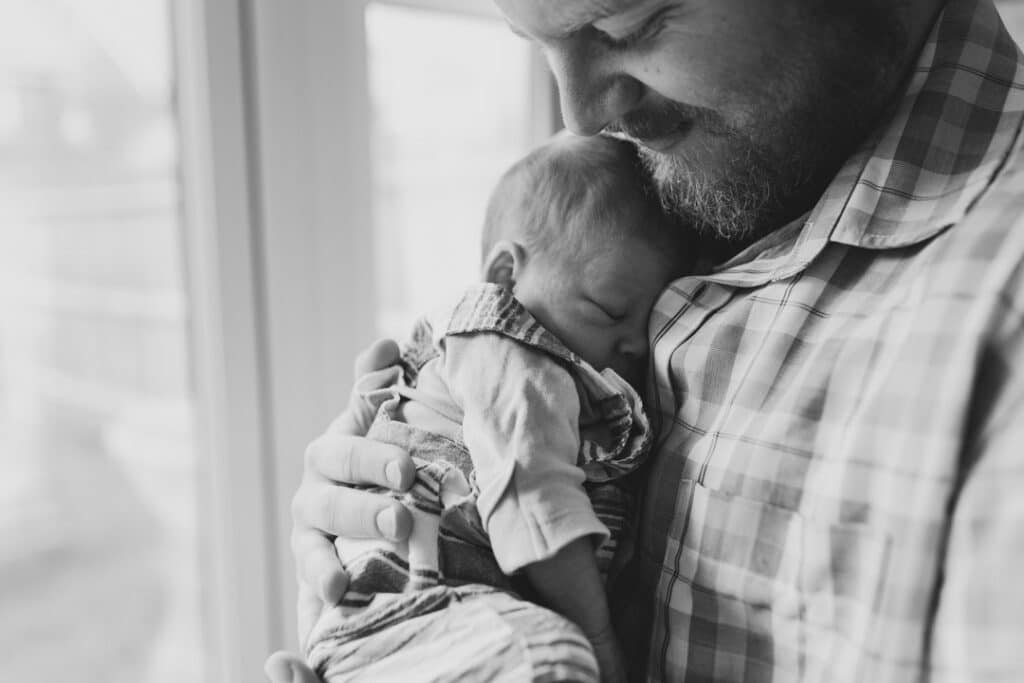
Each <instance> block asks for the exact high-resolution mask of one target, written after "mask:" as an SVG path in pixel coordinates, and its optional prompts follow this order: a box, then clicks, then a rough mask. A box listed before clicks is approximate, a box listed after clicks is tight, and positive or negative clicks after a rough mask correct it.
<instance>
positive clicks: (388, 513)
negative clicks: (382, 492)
mask: <svg viewBox="0 0 1024 683" xmlns="http://www.w3.org/2000/svg"><path fill="white" fill-rule="evenodd" d="M377 530H378V531H380V533H381V534H383V535H384V536H386V537H387V538H389V539H392V540H394V538H395V536H396V535H397V534H398V518H397V517H396V516H395V511H394V509H393V508H384V509H383V510H381V511H380V512H378V513H377Z"/></svg>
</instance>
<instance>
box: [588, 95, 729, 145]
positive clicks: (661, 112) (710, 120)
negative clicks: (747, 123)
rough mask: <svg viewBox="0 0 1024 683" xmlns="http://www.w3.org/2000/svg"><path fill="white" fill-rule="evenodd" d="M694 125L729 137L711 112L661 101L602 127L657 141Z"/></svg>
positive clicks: (685, 130)
mask: <svg viewBox="0 0 1024 683" xmlns="http://www.w3.org/2000/svg"><path fill="white" fill-rule="evenodd" d="M695 125H697V126H699V127H700V128H701V129H702V130H704V131H706V132H708V133H710V134H712V135H723V136H726V135H729V134H730V133H731V132H732V131H731V129H730V128H729V126H728V125H726V124H725V122H724V121H723V120H722V117H721V116H720V115H719V114H718V113H717V112H715V111H714V110H712V109H706V108H704V107H694V106H692V105H688V104H683V103H681V102H673V101H671V100H663V101H661V102H657V103H651V104H648V105H646V106H644V107H642V108H640V109H635V110H633V111H631V112H629V113H627V114H626V115H625V116H623V117H622V118H620V119H619V120H618V121H613V122H612V123H610V124H609V125H608V126H606V127H605V131H606V132H608V133H618V134H621V135H624V136H626V137H629V138H632V139H634V140H639V141H643V140H658V139H661V138H668V137H672V136H675V135H680V134H683V133H685V132H687V131H688V130H690V129H691V128H693V127H694V126H695Z"/></svg>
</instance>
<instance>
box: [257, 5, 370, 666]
mask: <svg viewBox="0 0 1024 683" xmlns="http://www.w3.org/2000/svg"><path fill="white" fill-rule="evenodd" d="M251 11H252V17H251V19H252V23H251V26H252V30H253V35H252V38H253V40H252V44H251V45H252V47H251V51H252V56H253V60H254V62H255V64H256V66H257V70H256V72H255V75H256V78H255V93H256V98H255V100H254V103H255V105H256V109H257V111H258V116H257V119H258V128H257V135H256V137H255V140H254V143H255V147H256V148H257V149H258V151H259V199H260V201H259V209H260V216H259V222H260V231H259V238H260V244H259V246H260V264H261V267H262V270H263V273H264V276H265V280H264V283H263V284H264V303H265V307H266V308H265V335H266V341H267V361H268V370H269V375H268V379H269V383H268V388H269V392H270V394H269V395H270V397H271V398H270V404H269V405H270V410H271V424H270V427H271V429H270V434H269V437H270V441H271V443H270V449H271V462H272V467H273V477H272V496H271V498H272V501H273V503H272V505H273V506H274V510H275V512H276V519H275V523H274V528H273V532H274V539H273V540H274V543H275V548H276V556H275V557H274V558H273V559H274V561H276V567H275V573H276V578H277V580H278V582H279V585H280V587H281V588H280V590H279V591H278V594H277V599H278V605H277V612H278V614H280V615H282V619H283V623H284V624H285V628H286V632H285V633H284V637H283V640H282V641H281V643H280V645H281V646H286V647H289V648H291V649H294V648H295V646H296V643H295V633H294V627H293V624H295V580H294V572H295V570H294V561H293V559H292V556H291V552H290V546H289V545H288V536H289V533H290V530H291V519H290V515H289V503H290V500H291V496H292V495H293V494H294V492H295V489H296V488H297V486H298V483H299V479H300V477H301V474H302V455H303V451H304V449H305V447H306V445H307V444H308V443H309V441H310V440H311V439H312V438H314V437H315V436H316V435H317V434H319V433H320V432H322V431H323V429H324V428H325V427H326V425H327V424H328V422H329V421H330V420H331V419H332V418H333V417H334V416H335V415H336V414H337V413H338V412H339V411H340V410H341V409H342V408H343V407H344V406H343V401H344V400H345V398H346V396H347V393H348V390H349V386H350V384H351V381H352V376H351V374H352V361H353V359H354V357H355V356H356V354H357V353H358V352H359V351H361V350H362V349H363V348H365V347H366V345H367V344H368V343H369V342H370V341H372V335H373V311H374V308H375V306H374V304H375V298H374V290H373V252H372V249H373V247H372V234H371V230H372V221H371V216H370V211H371V202H370V179H369V165H370V158H369V146H368V139H369V125H370V124H369V105H368V96H367V85H366V53H365V39H364V22H363V7H362V3H360V2H349V1H345V2H323V1H322V0H293V1H292V2H288V3H281V2H279V1H277V0H256V1H255V2H253V3H252V6H251Z"/></svg>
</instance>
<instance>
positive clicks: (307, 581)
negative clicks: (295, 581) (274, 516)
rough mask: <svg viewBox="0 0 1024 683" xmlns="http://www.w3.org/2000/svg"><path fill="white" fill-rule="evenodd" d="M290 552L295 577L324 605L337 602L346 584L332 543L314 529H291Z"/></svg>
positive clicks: (345, 578)
mask: <svg viewBox="0 0 1024 683" xmlns="http://www.w3.org/2000/svg"><path fill="white" fill-rule="evenodd" d="M292 554H293V555H294V556H295V565H296V566H295V573H296V574H297V575H298V577H299V581H300V582H301V583H302V584H304V585H306V586H309V587H310V588H312V589H313V591H314V592H315V594H316V595H317V597H318V598H319V600H320V601H321V602H323V603H324V604H325V605H334V604H337V602H338V600H340V599H341V596H342V595H344V594H345V588H346V587H347V586H348V574H347V573H346V572H345V570H344V569H343V568H342V566H341V560H339V559H338V553H337V552H336V551H335V550H334V543H332V542H331V540H330V539H329V538H327V537H326V536H324V535H323V534H321V533H320V532H319V531H317V530H316V529H302V528H299V529H296V530H295V531H293V532H292Z"/></svg>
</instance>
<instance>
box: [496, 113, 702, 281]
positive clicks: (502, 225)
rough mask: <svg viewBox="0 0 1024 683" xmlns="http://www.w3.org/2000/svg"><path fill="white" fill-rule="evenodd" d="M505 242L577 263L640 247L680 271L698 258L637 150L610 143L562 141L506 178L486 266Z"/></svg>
mask: <svg viewBox="0 0 1024 683" xmlns="http://www.w3.org/2000/svg"><path fill="white" fill-rule="evenodd" d="M502 239H510V240H513V241H516V242H519V243H521V244H522V245H523V246H524V248H525V249H526V250H527V251H528V253H531V254H541V253H543V254H554V255H557V256H569V257H571V256H572V255H575V254H585V253H590V254H592V253H593V251H592V248H594V247H599V248H601V249H617V248H621V247H623V246H626V245H628V244H629V243H630V242H635V241H637V240H640V241H642V242H644V243H645V244H647V245H650V246H652V247H654V249H655V251H656V252H657V253H659V254H664V256H665V259H666V261H667V262H668V263H669V264H670V265H671V266H673V267H678V268H679V269H683V268H688V267H689V266H690V265H691V264H692V262H693V257H694V253H695V249H694V248H692V246H693V245H692V244H691V242H692V236H691V231H689V230H685V229H683V228H681V227H679V226H678V225H677V224H675V223H674V222H673V220H672V219H671V218H670V217H669V216H668V215H666V214H665V212H664V211H663V210H662V207H661V204H660V201H659V199H658V195H657V191H656V190H655V188H654V186H653V185H652V184H651V182H650V180H649V175H648V174H647V173H646V171H645V169H644V167H643V164H642V162H641V160H640V157H639V155H638V153H637V151H636V148H635V147H634V146H633V145H632V144H631V143H629V142H625V141H623V140H619V139H617V138H613V137H609V136H605V135H599V136H593V137H579V136H575V135H572V134H569V133H560V134H558V135H556V136H555V137H554V138H552V139H551V140H550V141H548V142H547V143H545V144H544V145H542V146H540V147H538V148H537V149H535V150H533V151H532V152H530V153H529V154H527V155H526V156H525V157H523V158H522V159H520V160H519V161H518V162H516V163H515V164H514V165H513V166H512V167H511V168H510V169H508V170H507V171H506V172H505V174H504V175H503V176H502V177H501V180H499V181H498V185H497V186H496V187H495V189H494V191H493V192H492V193H491V199H490V202H489V204H488V206H487V214H486V218H485V220H484V230H483V258H484V259H486V258H487V257H488V255H489V254H490V252H491V249H493V248H494V245H495V244H496V243H497V242H498V241H499V240H502ZM588 250H590V251H588Z"/></svg>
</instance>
